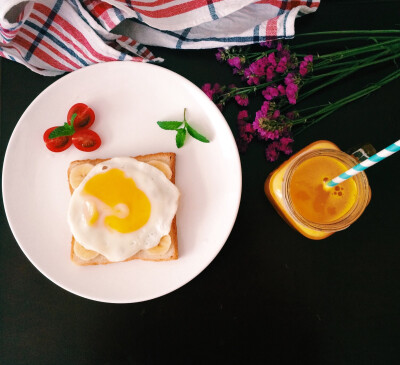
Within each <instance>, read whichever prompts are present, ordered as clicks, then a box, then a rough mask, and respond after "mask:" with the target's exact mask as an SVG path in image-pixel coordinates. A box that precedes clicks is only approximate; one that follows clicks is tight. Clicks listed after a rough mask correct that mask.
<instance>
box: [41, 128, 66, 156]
mask: <svg viewBox="0 0 400 365" xmlns="http://www.w3.org/2000/svg"><path fill="white" fill-rule="evenodd" d="M56 128H58V127H51V128H49V129H48V130H46V132H44V134H43V140H44V142H45V143H46V147H47V148H48V149H49V150H50V151H52V152H61V151H65V150H66V149H67V148H69V146H71V144H72V139H71V136H63V137H56V138H52V139H49V134H50V133H51V132H52V131H54V129H56Z"/></svg>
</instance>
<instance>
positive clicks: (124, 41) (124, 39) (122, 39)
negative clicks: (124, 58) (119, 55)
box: [118, 35, 137, 46]
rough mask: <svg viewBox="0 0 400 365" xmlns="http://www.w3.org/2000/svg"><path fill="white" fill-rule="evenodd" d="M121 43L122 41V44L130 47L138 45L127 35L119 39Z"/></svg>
mask: <svg viewBox="0 0 400 365" xmlns="http://www.w3.org/2000/svg"><path fill="white" fill-rule="evenodd" d="M118 40H119V41H121V42H122V43H125V44H127V45H129V46H134V45H136V44H137V42H136V41H135V40H134V39H131V38H129V37H127V36H125V35H122V36H120V37H119V38H118Z"/></svg>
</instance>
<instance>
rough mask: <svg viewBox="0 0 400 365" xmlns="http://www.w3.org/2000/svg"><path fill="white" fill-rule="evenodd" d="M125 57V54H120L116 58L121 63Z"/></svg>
mask: <svg viewBox="0 0 400 365" xmlns="http://www.w3.org/2000/svg"><path fill="white" fill-rule="evenodd" d="M125 56H126V54H125V53H122V52H121V54H120V55H119V57H118V61H123V60H124V59H125Z"/></svg>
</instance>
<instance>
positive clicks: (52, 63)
mask: <svg viewBox="0 0 400 365" xmlns="http://www.w3.org/2000/svg"><path fill="white" fill-rule="evenodd" d="M14 39H15V42H16V43H17V44H18V45H20V46H21V47H23V48H25V49H26V50H27V51H28V50H29V48H30V47H31V45H32V43H30V42H28V41H27V40H25V39H24V38H22V37H21V36H19V35H17V36H16V37H15V38H14ZM33 55H34V56H35V57H37V58H38V59H40V60H42V61H43V62H45V63H47V64H48V65H50V66H52V67H54V68H55V69H57V70H63V71H72V69H71V68H69V67H67V66H66V65H63V64H62V63H60V62H58V61H57V60H56V59H54V58H53V57H51V56H50V55H49V54H48V53H46V52H44V51H43V50H42V49H41V48H39V47H36V48H35V52H34V53H33Z"/></svg>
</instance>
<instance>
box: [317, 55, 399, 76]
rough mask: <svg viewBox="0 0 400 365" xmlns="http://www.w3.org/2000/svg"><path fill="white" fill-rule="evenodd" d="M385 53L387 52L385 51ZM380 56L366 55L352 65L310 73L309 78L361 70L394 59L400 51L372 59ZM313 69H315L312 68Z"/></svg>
mask: <svg viewBox="0 0 400 365" xmlns="http://www.w3.org/2000/svg"><path fill="white" fill-rule="evenodd" d="M385 53H386V54H387V53H388V52H385ZM385 53H383V54H385ZM381 56H382V54H379V55H375V57H374V56H372V57H368V58H366V59H365V60H363V61H358V62H357V63H355V64H354V63H353V65H352V66H350V67H347V68H341V67H338V69H336V70H333V71H330V72H327V73H324V74H320V75H312V76H311V78H310V80H312V81H314V80H318V79H321V78H324V77H327V76H332V75H336V74H340V73H342V72H345V71H348V70H349V71H350V70H353V71H354V72H355V71H358V70H361V69H363V68H365V67H369V66H373V65H377V64H379V63H383V62H388V61H391V60H394V59H396V58H399V57H400V53H396V54H394V55H392V56H389V57H385V58H382V59H378V60H375V61H373V60H374V59H376V58H379V57H381ZM337 66H339V65H337ZM314 70H315V69H314ZM318 70H319V68H318Z"/></svg>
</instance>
